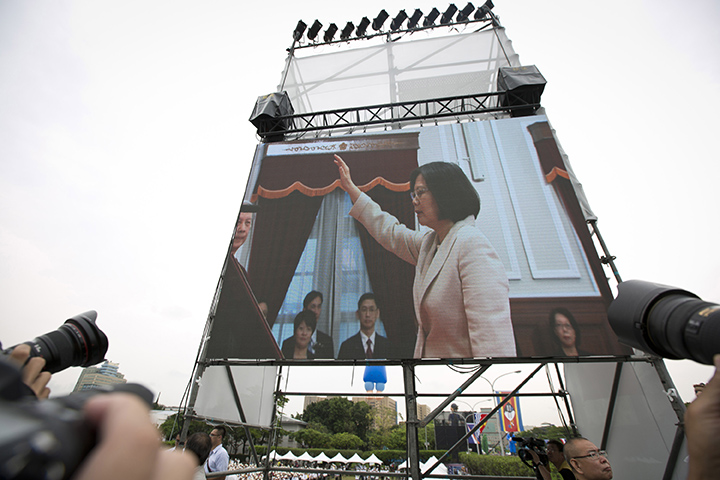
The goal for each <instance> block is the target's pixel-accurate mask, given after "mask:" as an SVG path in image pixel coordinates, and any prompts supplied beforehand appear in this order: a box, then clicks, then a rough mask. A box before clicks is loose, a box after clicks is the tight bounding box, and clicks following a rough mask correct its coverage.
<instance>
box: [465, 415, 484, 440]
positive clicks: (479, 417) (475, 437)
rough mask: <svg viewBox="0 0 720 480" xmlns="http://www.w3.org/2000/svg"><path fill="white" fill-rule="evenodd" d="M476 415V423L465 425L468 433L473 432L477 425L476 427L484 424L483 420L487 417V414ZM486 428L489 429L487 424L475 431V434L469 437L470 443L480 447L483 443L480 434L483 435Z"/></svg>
mask: <svg viewBox="0 0 720 480" xmlns="http://www.w3.org/2000/svg"><path fill="white" fill-rule="evenodd" d="M474 415H475V418H474V421H473V422H471V423H467V422H466V423H465V427H466V428H467V431H468V432H470V430H472V429H473V428H475V425H476V424H478V423H480V422H482V420H483V418H485V417H487V414H485V413H476V414H474ZM485 427H487V423H483V424H482V426H481V427H480V428H478V429H477V430H475V431H474V432H473V434H472V435H470V437H468V443H472V444H475V445H479V444H480V443H482V440H481V438H480V434H481V433H482V431H483V430H485Z"/></svg>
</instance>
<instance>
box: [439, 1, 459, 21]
mask: <svg viewBox="0 0 720 480" xmlns="http://www.w3.org/2000/svg"><path fill="white" fill-rule="evenodd" d="M455 12H457V7H456V6H455V4H454V3H451V4H450V6H449V7H448V8H447V10H445V13H443V16H442V18H441V19H440V25H447V24H448V23H450V22H452V18H453V16H455Z"/></svg>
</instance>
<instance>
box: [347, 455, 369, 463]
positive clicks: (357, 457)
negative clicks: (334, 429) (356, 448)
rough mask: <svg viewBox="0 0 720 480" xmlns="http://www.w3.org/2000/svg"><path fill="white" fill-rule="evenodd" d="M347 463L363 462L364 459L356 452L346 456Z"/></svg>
mask: <svg viewBox="0 0 720 480" xmlns="http://www.w3.org/2000/svg"><path fill="white" fill-rule="evenodd" d="M347 463H365V460H363V459H362V458H361V457H360V455H358V454H357V453H356V454H355V455H353V456H352V457H350V458H348V460H347Z"/></svg>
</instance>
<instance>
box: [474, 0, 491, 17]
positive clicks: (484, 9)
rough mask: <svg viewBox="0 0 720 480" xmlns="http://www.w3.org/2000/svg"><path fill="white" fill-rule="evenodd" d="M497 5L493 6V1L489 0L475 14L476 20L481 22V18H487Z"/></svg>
mask: <svg viewBox="0 0 720 480" xmlns="http://www.w3.org/2000/svg"><path fill="white" fill-rule="evenodd" d="M494 6H495V5H493V3H492V0H487V2H485V3H484V4H483V6H482V7H480V8H478V9H477V12H475V20H480V19H481V18H485V17H486V16H487V14H488V13H490V10H492V9H493V7H494Z"/></svg>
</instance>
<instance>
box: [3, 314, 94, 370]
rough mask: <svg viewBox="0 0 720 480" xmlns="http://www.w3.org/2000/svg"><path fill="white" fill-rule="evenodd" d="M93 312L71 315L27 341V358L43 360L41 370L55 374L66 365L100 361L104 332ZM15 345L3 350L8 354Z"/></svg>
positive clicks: (81, 365) (83, 364) (76, 365)
mask: <svg viewBox="0 0 720 480" xmlns="http://www.w3.org/2000/svg"><path fill="white" fill-rule="evenodd" d="M96 320H97V312H96V311H95V310H90V311H89V312H85V313H81V314H80V315H75V316H74V317H72V318H71V319H69V320H67V321H66V322H65V323H64V324H62V325H60V327H59V328H58V329H57V330H54V331H52V332H48V333H46V334H45V335H40V336H39V337H37V338H36V339H35V340H33V341H31V342H25V344H26V345H30V357H42V358H44V359H45V368H44V369H43V370H45V371H47V372H50V373H56V372H59V371H61V370H65V369H66V368H68V367H89V366H90V365H95V364H96V363H100V362H102V360H103V359H104V358H105V354H106V353H107V349H108V339H107V335H105V333H103V331H102V330H100V329H99V328H98V326H97V325H96V324H95V321H96ZM15 347H17V345H15V346H14V347H10V348H8V349H7V350H3V352H2V353H4V354H5V355H8V354H9V353H10V352H11V351H12V350H13V349H14V348H15Z"/></svg>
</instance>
